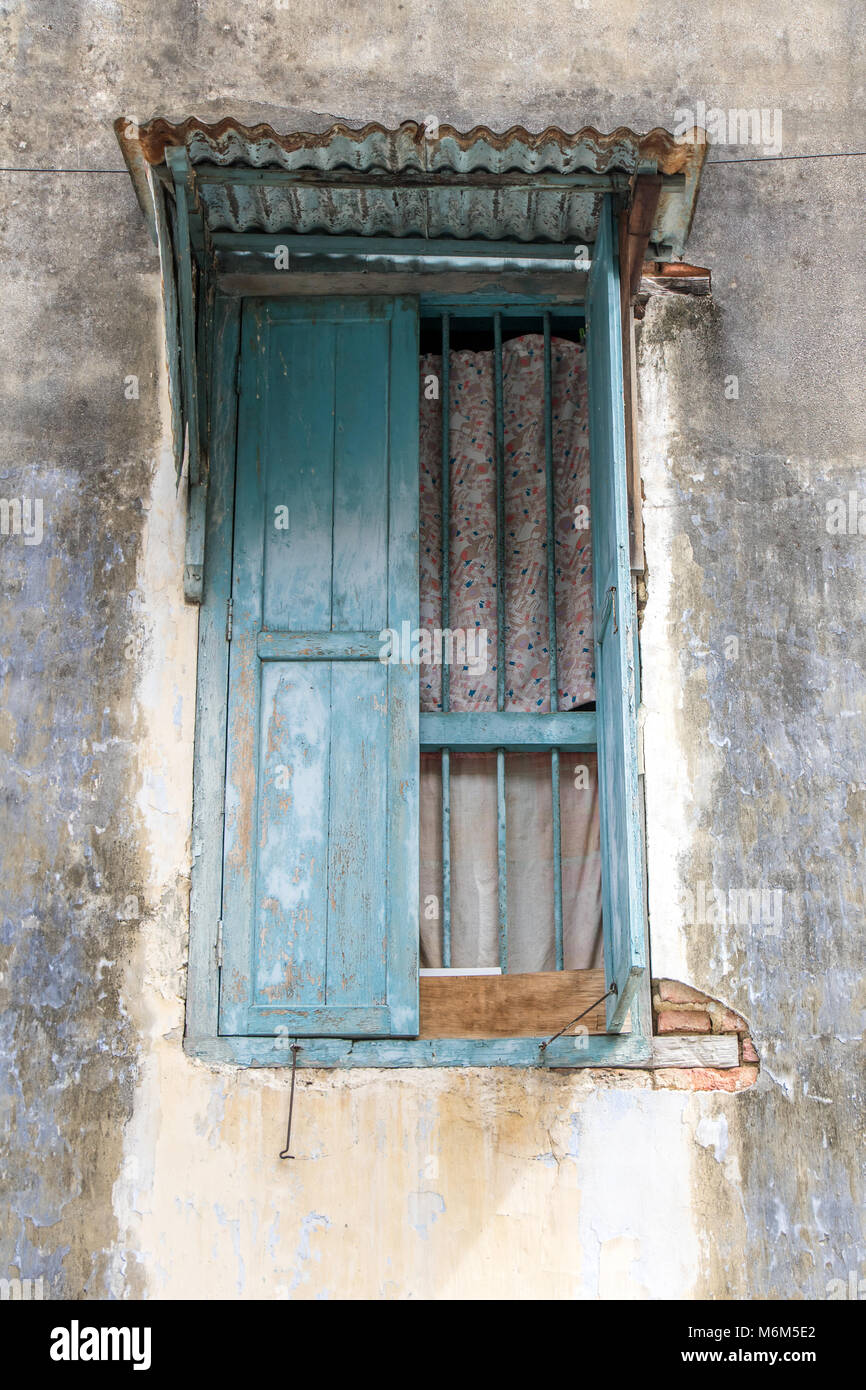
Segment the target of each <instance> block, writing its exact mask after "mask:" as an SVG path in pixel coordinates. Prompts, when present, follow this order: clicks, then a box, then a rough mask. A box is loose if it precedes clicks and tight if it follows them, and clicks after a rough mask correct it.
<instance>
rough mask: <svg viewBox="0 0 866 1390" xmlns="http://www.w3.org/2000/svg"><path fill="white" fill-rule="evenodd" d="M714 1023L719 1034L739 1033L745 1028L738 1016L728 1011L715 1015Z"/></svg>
mask: <svg viewBox="0 0 866 1390" xmlns="http://www.w3.org/2000/svg"><path fill="white" fill-rule="evenodd" d="M715 1023H716V1028H717V1030H718V1032H720V1033H741V1032H742V1031H743V1028H744V1027H745V1023H744V1022H743V1020H742V1019H741V1018H740V1016H739V1014H735V1013H732V1012H731V1010H730V1009H725V1012H724V1013H723V1014H721V1015H717V1016H716V1020H715Z"/></svg>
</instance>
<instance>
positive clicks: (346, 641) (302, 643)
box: [256, 629, 383, 661]
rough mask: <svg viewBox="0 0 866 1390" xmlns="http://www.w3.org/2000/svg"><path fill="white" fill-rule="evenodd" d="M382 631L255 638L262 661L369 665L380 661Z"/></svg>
mask: <svg viewBox="0 0 866 1390" xmlns="http://www.w3.org/2000/svg"><path fill="white" fill-rule="evenodd" d="M381 631H382V629H377V630H376V631H375V632H372V631H370V632H268V631H265V630H262V631H261V632H260V633H259V634H258V637H257V638H256V650H257V652H258V655H259V660H261V661H358V660H359V659H361V658H365V659H367V660H369V661H373V660H376V659H378V657H379V654H380V652H381V651H382V647H383V642H382V639H381V637H380V632H381Z"/></svg>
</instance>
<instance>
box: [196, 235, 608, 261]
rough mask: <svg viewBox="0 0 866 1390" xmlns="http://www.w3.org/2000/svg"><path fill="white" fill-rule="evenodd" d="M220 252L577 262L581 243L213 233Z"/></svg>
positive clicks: (213, 239) (214, 241)
mask: <svg viewBox="0 0 866 1390" xmlns="http://www.w3.org/2000/svg"><path fill="white" fill-rule="evenodd" d="M211 240H212V241H213V244H214V247H215V248H216V250H217V251H231V252H235V253H237V252H241V251H258V252H260V253H262V254H263V255H268V254H270V255H274V253H275V248H276V247H277V246H285V247H286V248H287V249H288V253H289V259H290V260H291V258H292V257H293V256H301V255H306V256H311V255H327V256H332V255H344V256H400V257H413V256H446V257H448V259H471V258H472V257H474V256H487V257H491V256H492V257H494V258H499V259H501V258H508V257H515V256H516V257H529V258H530V259H532V260H548V261H561V260H570V261H574V249H575V246H577V245H578V244H580V245H583V243H578V242H577V241H576V240H574V241H572V242H562V243H560V242H554V241H484V240H472V241H461V240H459V239H458V238H457V237H430V238H427V237H393V236H340V235H336V234H335V235H334V236H303V235H301V234H300V233H297V232H226V231H222V232H214V233H213V234H212V237H211Z"/></svg>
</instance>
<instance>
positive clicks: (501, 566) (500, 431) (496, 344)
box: [493, 312, 508, 975]
mask: <svg viewBox="0 0 866 1390" xmlns="http://www.w3.org/2000/svg"><path fill="white" fill-rule="evenodd" d="M493 376H494V388H495V412H496V424H495V429H494V438H495V450H496V452H495V458H496V708H497V710H498V711H500V712H501V711H502V710H504V709H505V629H506V625H507V621H508V620H507V617H506V608H505V604H506V598H505V413H504V410H503V401H502V315H501V314H500V313H498V312H497V313H495V314H494V315H493ZM496 824H497V835H496V856H497V868H498V874H497V889H498V896H499V965H500V968H501V970H502V973H503V975H504V974H506V973H507V971H508V857H507V854H508V846H507V835H506V823H505V749H504V748H497V750H496Z"/></svg>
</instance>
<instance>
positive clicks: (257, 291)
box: [217, 270, 587, 305]
mask: <svg viewBox="0 0 866 1390" xmlns="http://www.w3.org/2000/svg"><path fill="white" fill-rule="evenodd" d="M586 280H587V272H586V271H583V270H578V271H574V272H573V273H570V272H568V271H565V270H560V271H517V270H514V271H492V272H489V273H488V272H476V271H466V270H454V271H433V272H429V273H424V272H421V273H420V274H406V273H405V272H402V271H394V272H393V273H379V272H376V271H370V272H367V271H357V270H342V271H336V270H328V271H310V272H309V273H307V272H306V271H285V270H264V271H262V272H261V274H256V273H254V272H253V273H250V272H244V271H237V272H234V271H227V272H224V273H223V272H219V271H218V273H217V287H218V289H219V291H220V293H222V294H228V295H256V296H265V295H266V296H267V297H268V298H269V299H277V298H287V299H291V298H293V297H295V296H298V297H301V298H303V297H305V296H310V297H315V296H319V295H321V296H327V295H333V294H334V293H335V291H336V290H339V293H340V294H341V295H343V296H346V295H353V296H354V295H364V296H365V297H366V296H368V295H439V294H441V295H445V294H450V295H466V294H468V295H478V296H479V302H481V303H488V304H497V305H500V303H501V301H502V300H503V299H507V297H508V296H509V295H515V296H519V297H521V298H524V299H526V298H531V299H536V298H542V299H548V300H549V301H550V303H551V304H561V305H567V304H577V303H581V302H582V301H583V298H584V293H585V289H586Z"/></svg>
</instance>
